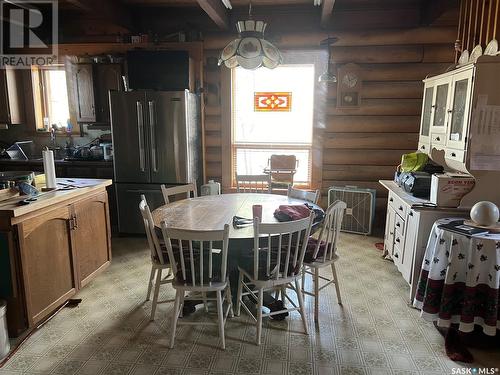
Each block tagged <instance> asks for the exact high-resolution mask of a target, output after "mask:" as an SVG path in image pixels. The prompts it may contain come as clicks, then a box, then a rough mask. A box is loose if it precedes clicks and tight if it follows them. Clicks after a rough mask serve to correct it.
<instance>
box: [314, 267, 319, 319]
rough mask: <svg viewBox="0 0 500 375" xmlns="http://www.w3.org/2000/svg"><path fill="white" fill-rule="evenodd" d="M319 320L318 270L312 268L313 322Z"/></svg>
mask: <svg viewBox="0 0 500 375" xmlns="http://www.w3.org/2000/svg"><path fill="white" fill-rule="evenodd" d="M318 319H319V268H314V321H315V322H317V321H318Z"/></svg>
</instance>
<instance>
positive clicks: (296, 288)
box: [295, 279, 309, 335]
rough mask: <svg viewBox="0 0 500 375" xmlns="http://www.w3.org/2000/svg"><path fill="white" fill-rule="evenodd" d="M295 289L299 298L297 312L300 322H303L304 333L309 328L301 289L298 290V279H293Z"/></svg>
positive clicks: (307, 331) (306, 332)
mask: <svg viewBox="0 0 500 375" xmlns="http://www.w3.org/2000/svg"><path fill="white" fill-rule="evenodd" d="M295 290H296V291H297V299H298V300H299V309H300V310H299V312H300V317H301V318H302V323H303V324H304V331H305V334H306V335H308V334H309V329H308V328H307V319H306V310H305V308H304V296H303V295H302V290H300V285H299V280H298V279H295Z"/></svg>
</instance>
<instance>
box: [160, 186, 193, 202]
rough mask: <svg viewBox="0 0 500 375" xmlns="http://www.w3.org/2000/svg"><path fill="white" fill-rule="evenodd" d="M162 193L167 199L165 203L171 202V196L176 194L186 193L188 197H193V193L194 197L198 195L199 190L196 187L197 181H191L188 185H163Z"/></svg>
mask: <svg viewBox="0 0 500 375" xmlns="http://www.w3.org/2000/svg"><path fill="white" fill-rule="evenodd" d="M161 193H162V194H163V199H164V200H165V204H169V203H170V202H171V197H172V196H174V195H180V194H185V196H186V199H187V198H191V193H193V198H196V197H197V196H198V191H197V189H196V182H191V183H189V184H186V185H179V186H172V187H166V186H165V185H161Z"/></svg>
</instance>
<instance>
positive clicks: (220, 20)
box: [197, 0, 229, 30]
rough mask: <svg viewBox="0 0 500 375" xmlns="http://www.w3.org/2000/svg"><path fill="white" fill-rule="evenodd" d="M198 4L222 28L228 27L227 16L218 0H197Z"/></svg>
mask: <svg viewBox="0 0 500 375" xmlns="http://www.w3.org/2000/svg"><path fill="white" fill-rule="evenodd" d="M197 1H198V5H199V6H200V7H201V9H203V10H204V11H205V13H206V14H207V15H208V16H209V17H210V19H211V20H212V21H214V22H215V24H216V25H217V26H219V28H220V29H222V30H227V29H229V17H228V15H227V11H226V8H224V5H222V1H220V0H197Z"/></svg>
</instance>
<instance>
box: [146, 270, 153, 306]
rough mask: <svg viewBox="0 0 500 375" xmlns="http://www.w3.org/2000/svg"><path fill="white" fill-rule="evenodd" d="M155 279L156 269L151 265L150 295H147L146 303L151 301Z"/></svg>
mask: <svg viewBox="0 0 500 375" xmlns="http://www.w3.org/2000/svg"><path fill="white" fill-rule="evenodd" d="M154 277H155V268H154V266H153V265H151V272H150V273H149V282H148V294H147V295H146V301H149V297H150V296H151V289H152V288H153V279H154Z"/></svg>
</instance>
